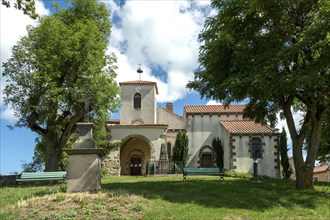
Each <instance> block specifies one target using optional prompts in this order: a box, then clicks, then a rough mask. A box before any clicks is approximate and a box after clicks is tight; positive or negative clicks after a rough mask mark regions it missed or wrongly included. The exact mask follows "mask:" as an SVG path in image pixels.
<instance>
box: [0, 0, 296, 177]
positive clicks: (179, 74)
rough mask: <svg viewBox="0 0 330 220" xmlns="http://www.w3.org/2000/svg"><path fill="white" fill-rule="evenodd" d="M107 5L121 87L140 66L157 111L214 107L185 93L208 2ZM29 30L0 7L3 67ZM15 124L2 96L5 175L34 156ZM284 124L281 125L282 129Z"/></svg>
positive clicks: (44, 10) (42, 10)
mask: <svg viewBox="0 0 330 220" xmlns="http://www.w3.org/2000/svg"><path fill="white" fill-rule="evenodd" d="M56 2H58V3H59V5H60V6H61V7H65V5H66V3H65V1H64V0H62V1H56ZM104 2H105V4H106V5H107V7H108V8H109V9H110V10H111V12H112V15H111V19H112V22H113V27H112V33H111V37H110V39H109V42H110V44H109V48H108V53H115V54H116V56H117V59H118V63H117V66H118V71H117V74H118V76H117V81H118V82H122V81H128V80H137V79H139V75H138V74H137V73H136V69H137V68H138V66H139V64H141V68H142V69H143V70H144V72H143V74H142V76H141V77H142V80H148V81H155V82H157V85H158V89H159V95H158V97H157V100H158V105H159V106H165V103H166V102H173V103H174V111H175V112H176V113H177V114H180V115H182V112H183V106H184V105H185V104H215V103H216V101H213V100H205V99H200V97H199V94H198V93H197V92H192V91H188V90H187V89H186V88H185V86H186V84H187V82H188V81H189V80H193V72H194V70H195V69H196V68H197V66H198V48H199V46H200V42H198V34H199V33H200V32H201V30H202V29H203V25H204V21H205V19H206V17H208V16H213V15H214V14H216V13H217V12H216V10H214V9H212V8H211V6H210V2H209V1H208V0H200V1H150V0H149V1H142V0H138V1H126V2H125V1H119V0H117V1H110V0H108V1H104ZM36 6H37V12H38V13H39V14H40V15H47V14H50V13H52V11H54V9H53V8H52V6H51V1H50V0H45V1H39V0H37V1H36ZM27 25H37V21H34V20H32V19H30V18H29V17H28V16H25V15H23V13H22V12H21V11H18V10H16V9H14V8H9V9H8V8H5V7H4V6H2V5H1V63H2V62H5V61H6V60H7V59H8V58H9V57H10V55H11V52H10V48H11V46H13V45H14V44H15V43H16V42H17V41H18V40H19V38H20V37H21V36H24V35H26V33H27V32H26V26H27ZM1 71H2V67H1ZM4 85H5V79H3V78H1V91H2V89H3V87H4ZM113 117H114V118H118V117H119V116H118V114H114V115H113ZM15 120H16V118H15V116H14V114H13V112H12V110H11V109H10V107H5V106H4V105H3V103H2V92H1V167H0V168H1V169H0V173H1V174H8V173H9V172H13V171H18V172H19V171H20V170H21V167H20V164H21V161H27V162H29V161H30V160H31V158H32V156H33V149H34V139H35V137H36V136H35V135H34V134H33V133H32V132H31V131H29V130H27V129H15V130H14V131H10V130H9V129H8V128H7V125H12V124H14V123H15ZM297 120H299V119H298V118H297ZM283 125H285V123H284V122H283V121H282V122H280V123H279V125H278V127H279V128H281V127H282V126H283ZM289 144H290V143H289Z"/></svg>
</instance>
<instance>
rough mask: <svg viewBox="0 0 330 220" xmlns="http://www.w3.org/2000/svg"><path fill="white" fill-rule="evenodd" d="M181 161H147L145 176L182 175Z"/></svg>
mask: <svg viewBox="0 0 330 220" xmlns="http://www.w3.org/2000/svg"><path fill="white" fill-rule="evenodd" d="M182 170H183V161H167V160H149V161H148V162H147V166H146V175H156V174H182Z"/></svg>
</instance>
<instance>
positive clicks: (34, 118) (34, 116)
mask: <svg viewBox="0 0 330 220" xmlns="http://www.w3.org/2000/svg"><path fill="white" fill-rule="evenodd" d="M37 120H38V113H36V112H32V113H31V115H30V116H29V117H28V120H27V122H28V125H29V127H30V128H31V130H32V131H34V132H36V133H37V134H39V135H40V136H42V137H45V136H46V134H47V130H46V129H43V128H42V127H40V126H39V125H38V124H37Z"/></svg>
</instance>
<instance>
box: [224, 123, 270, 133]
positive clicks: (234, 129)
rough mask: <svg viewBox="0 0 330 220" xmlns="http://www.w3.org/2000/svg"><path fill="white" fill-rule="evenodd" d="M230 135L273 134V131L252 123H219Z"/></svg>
mask: <svg viewBox="0 0 330 220" xmlns="http://www.w3.org/2000/svg"><path fill="white" fill-rule="evenodd" d="M220 124H222V125H223V126H224V127H225V128H226V130H228V131H229V132H230V133H236V134H244V133H248V134H250V133H273V132H274V130H275V129H272V128H269V127H267V126H264V125H262V124H258V123H255V122H254V121H220Z"/></svg>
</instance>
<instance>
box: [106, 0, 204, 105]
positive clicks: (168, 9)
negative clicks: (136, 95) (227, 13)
mask: <svg viewBox="0 0 330 220" xmlns="http://www.w3.org/2000/svg"><path fill="white" fill-rule="evenodd" d="M105 3H106V4H108V6H109V7H110V9H111V11H112V12H113V14H114V13H116V14H117V15H118V16H119V17H120V19H121V22H120V25H114V26H113V28H112V35H111V37H110V48H109V51H112V52H114V53H115V54H116V55H117V57H118V63H117V65H118V68H119V69H118V71H117V73H118V77H117V80H118V81H128V80H137V79H138V78H139V77H138V74H137V73H136V69H137V67H138V64H139V63H141V64H142V68H143V70H144V73H143V74H142V79H143V80H153V81H156V82H157V84H158V88H159V95H158V97H157V100H158V101H159V102H174V101H176V100H178V99H181V98H183V97H184V96H185V95H186V94H188V93H189V92H188V90H187V89H186V88H185V86H186V84H187V83H188V81H190V80H193V72H194V70H195V69H196V68H197V66H198V49H199V45H200V43H199V42H198V34H199V33H200V32H201V30H202V28H203V25H204V20H205V18H206V14H205V13H206V12H205V11H206V10H203V9H205V8H206V7H210V4H209V1H203V2H199V1H197V2H196V1H195V2H188V1H127V2H125V5H124V6H123V7H121V8H120V7H118V6H117V5H115V4H114V3H113V2H112V1H109V2H107V1H106V2H105ZM196 3H197V4H196ZM154 66H158V67H160V68H161V69H162V70H163V71H164V72H165V74H166V76H161V77H160V76H159V75H157V74H156V73H155V72H152V68H153V67H154Z"/></svg>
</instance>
